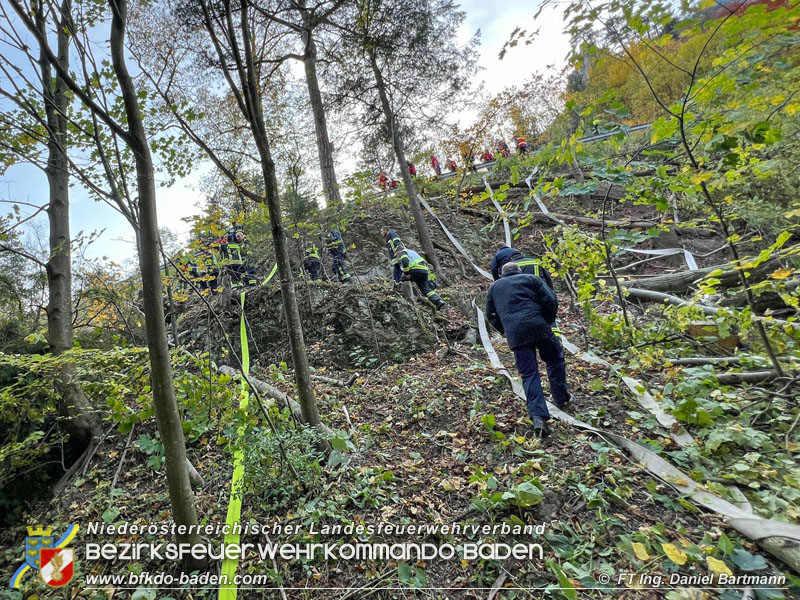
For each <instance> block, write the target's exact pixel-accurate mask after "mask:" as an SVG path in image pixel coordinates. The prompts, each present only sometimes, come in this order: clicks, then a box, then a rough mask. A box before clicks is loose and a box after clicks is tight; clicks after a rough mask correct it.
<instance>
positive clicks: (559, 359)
mask: <svg viewBox="0 0 800 600" xmlns="http://www.w3.org/2000/svg"><path fill="white" fill-rule="evenodd" d="M537 350H538V351H539V355H540V356H541V357H542V360H543V361H544V362H545V364H546V365H547V381H549V382H550V392H551V393H552V394H553V401H554V402H555V403H556V404H564V403H566V402H567V401H568V400H569V392H567V368H566V365H565V364H564V350H562V348H561V342H559V341H558V339H557V338H556V336H555V335H553V334H552V333H551V334H550V336H549V337H547V338H544V339H541V340H539V341H536V342H533V343H531V344H528V345H525V346H520V347H519V348H515V349H514V357H515V358H516V359H517V370H518V371H519V374H520V375H522V387H523V388H524V389H525V398H526V401H527V407H528V415H529V416H530V417H531V419H533V418H534V417H536V418H539V419H542V420H547V419H549V418H550V411H548V410H547V404H546V403H545V399H544V391H542V379H541V376H540V375H539V363H538V361H537V360H536V351H537Z"/></svg>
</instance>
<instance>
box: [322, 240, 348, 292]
mask: <svg viewBox="0 0 800 600" xmlns="http://www.w3.org/2000/svg"><path fill="white" fill-rule="evenodd" d="M325 247H326V248H328V252H330V255H331V258H332V259H333V272H334V273H336V276H337V277H338V278H339V281H340V282H341V283H350V273H348V272H347V265H345V260H346V258H347V248H345V245H344V240H343V239H342V234H340V233H339V232H338V231H334V230H333V229H330V230H328V237H327V239H326V240H325Z"/></svg>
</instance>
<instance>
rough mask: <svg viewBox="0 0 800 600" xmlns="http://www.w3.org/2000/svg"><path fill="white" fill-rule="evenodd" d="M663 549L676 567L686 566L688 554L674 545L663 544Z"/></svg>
mask: <svg viewBox="0 0 800 600" xmlns="http://www.w3.org/2000/svg"><path fill="white" fill-rule="evenodd" d="M661 548H662V549H663V550H664V554H666V555H667V557H668V558H669V559H670V560H671V561H672V562H674V563H675V564H676V565H685V564H686V553H685V552H684V551H683V550H680V549H678V548H677V547H675V546H674V545H673V544H661Z"/></svg>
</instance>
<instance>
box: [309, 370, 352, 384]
mask: <svg viewBox="0 0 800 600" xmlns="http://www.w3.org/2000/svg"><path fill="white" fill-rule="evenodd" d="M356 377H358V373H353V374H352V375H351V376H350V378H349V379H348V380H347V381H342V380H341V379H334V378H333V377H326V376H325V375H312V376H311V379H314V380H316V381H321V382H322V383H330V384H331V385H337V386H339V387H350V386H351V385H353V382H354V381H355V380H356Z"/></svg>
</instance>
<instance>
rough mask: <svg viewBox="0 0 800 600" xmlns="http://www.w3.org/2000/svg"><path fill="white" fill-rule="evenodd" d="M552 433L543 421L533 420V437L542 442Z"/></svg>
mask: <svg viewBox="0 0 800 600" xmlns="http://www.w3.org/2000/svg"><path fill="white" fill-rule="evenodd" d="M551 433H552V431H551V430H550V427H549V426H548V425H547V423H546V422H545V421H543V420H542V419H539V418H534V419H533V435H534V436H535V437H536V438H538V439H540V440H542V439H544V438H546V437H547V436H548V435H550V434H551Z"/></svg>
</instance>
